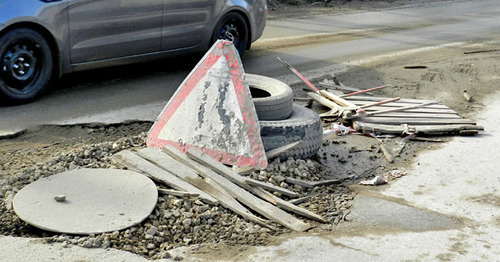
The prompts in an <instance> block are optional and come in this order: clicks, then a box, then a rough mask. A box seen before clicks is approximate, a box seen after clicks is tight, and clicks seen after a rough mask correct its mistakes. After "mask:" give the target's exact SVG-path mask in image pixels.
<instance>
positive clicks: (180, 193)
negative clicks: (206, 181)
mask: <svg viewBox="0 0 500 262" xmlns="http://www.w3.org/2000/svg"><path fill="white" fill-rule="evenodd" d="M158 193H160V194H164V195H172V196H178V197H197V196H200V194H198V193H191V192H184V191H177V190H172V189H165V188H158Z"/></svg>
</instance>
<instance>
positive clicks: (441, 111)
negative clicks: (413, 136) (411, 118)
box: [365, 105, 457, 115]
mask: <svg viewBox="0 0 500 262" xmlns="http://www.w3.org/2000/svg"><path fill="white" fill-rule="evenodd" d="M431 107H432V105H431V106H429V107H424V108H414V109H407V110H405V111H404V112H405V113H406V112H408V113H424V114H452V115H456V114H457V112H456V111H454V110H452V109H450V108H445V109H439V108H431ZM393 108H394V107H387V106H385V105H382V106H374V107H369V108H366V109H365V111H366V112H375V111H380V110H387V109H393Z"/></svg>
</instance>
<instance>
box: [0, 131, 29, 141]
mask: <svg viewBox="0 0 500 262" xmlns="http://www.w3.org/2000/svg"><path fill="white" fill-rule="evenodd" d="M26 130H27V129H19V130H0V139H9V138H14V137H18V136H20V135H22V134H24V133H25V132H26Z"/></svg>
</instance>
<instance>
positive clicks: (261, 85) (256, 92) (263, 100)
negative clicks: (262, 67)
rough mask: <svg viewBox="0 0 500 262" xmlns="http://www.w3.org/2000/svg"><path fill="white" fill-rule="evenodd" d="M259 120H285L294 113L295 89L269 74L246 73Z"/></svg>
mask: <svg viewBox="0 0 500 262" xmlns="http://www.w3.org/2000/svg"><path fill="white" fill-rule="evenodd" d="M245 77H246V80H247V82H248V85H249V87H250V93H251V94H252V101H253V103H254V105H255V110H256V111H257V116H258V118H259V120H284V119H287V118H288V117H290V115H291V114H292V106H293V91H292V89H291V88H290V86H289V85H287V84H285V83H283V82H281V81H279V80H277V79H274V78H270V77H267V76H261V75H253V74H246V75H245Z"/></svg>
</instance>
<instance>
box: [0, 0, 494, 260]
mask: <svg viewBox="0 0 500 262" xmlns="http://www.w3.org/2000/svg"><path fill="white" fill-rule="evenodd" d="M274 2H275V1H270V6H271V8H272V10H275V11H271V19H273V17H275V15H274V14H273V12H281V13H280V15H281V16H287V15H294V16H296V15H300V14H301V11H300V10H303V9H300V8H295V7H290V6H289V5H286V6H285V5H282V4H273V3H274ZM338 2H343V4H340V6H341V7H342V8H359V6H357V7H356V6H355V4H359V3H360V1H327V3H328V5H332V6H330V7H327V9H328V8H331V10H333V9H335V8H338V6H336V4H338ZM361 2H363V1H361ZM374 2H378V5H379V7H380V5H381V6H382V7H383V6H384V5H385V3H392V2H395V3H398V4H403V3H406V4H408V2H412V3H415V4H418V3H420V2H425V1H374ZM313 6H315V5H313ZM364 6H365V7H366V8H372V6H371V4H368V5H364ZM375 6H376V4H375V3H373V7H375ZM302 7H303V5H302ZM289 9H290V10H291V11H290V12H288V11H289ZM327 9H325V8H324V7H321V8H320V7H318V10H320V11H318V12H325V11H327ZM287 12H288V13H287ZM312 12H313V13H314V12H316V11H315V9H312ZM499 49H500V43H497V42H494V43H493V42H492V43H468V44H466V45H461V46H453V47H448V48H442V49H438V50H434V51H428V52H420V53H416V54H405V55H398V56H384V57H379V58H374V59H371V60H366V61H361V62H356V63H352V64H351V65H350V69H349V70H348V71H346V72H344V73H341V74H335V72H332V75H335V76H336V77H337V78H338V79H339V80H340V81H341V82H342V83H343V84H345V85H348V86H354V87H358V88H369V87H374V86H378V85H392V87H390V88H385V89H383V90H382V91H377V92H374V94H375V95H378V96H388V97H396V96H401V97H403V98H421V99H433V100H438V101H441V102H443V103H444V104H445V105H447V106H449V107H451V108H452V109H454V110H456V111H457V112H459V113H460V114H461V115H462V116H464V117H468V118H471V119H474V117H475V114H476V112H477V111H478V110H479V109H481V108H482V107H484V105H483V104H482V101H483V99H484V98H485V97H486V96H488V95H489V94H491V93H493V92H494V91H496V90H498V87H499V86H500V69H499V68H498V61H499V59H500V52H499V51H498V50H499ZM488 50H490V51H488ZM491 50H496V51H491ZM475 51H480V52H475ZM405 66H418V67H419V69H406V68H405ZM295 88H298V89H300V88H302V87H300V86H298V87H295ZM464 91H465V92H466V93H467V94H468V95H469V96H470V97H471V99H470V100H469V101H467V100H466V99H465V97H464ZM316 108H317V109H319V108H318V107H316ZM151 124H152V123H149V122H143V123H128V124H121V125H115V126H43V127H39V128H38V129H36V130H28V131H27V132H26V133H24V134H22V135H20V136H18V137H15V138H11V139H3V140H0V178H9V177H11V176H13V175H14V174H16V173H18V172H20V171H22V170H23V169H26V168H29V167H31V166H33V165H35V164H36V163H40V162H46V161H50V160H51V159H53V158H55V157H56V156H57V155H59V154H61V153H64V152H68V151H71V150H75V149H78V148H82V147H84V146H85V145H87V144H95V143H101V142H107V141H116V140H117V139H120V138H122V137H127V136H133V135H137V134H140V133H141V132H146V131H148V130H149V128H150V126H151ZM439 139H442V140H443V141H446V140H447V139H448V138H447V137H440V138H439ZM439 146H440V144H439V143H430V142H411V143H409V144H408V145H407V146H406V147H405V148H404V150H403V152H402V155H401V156H400V157H398V158H396V159H395V162H394V163H392V164H389V163H388V162H387V160H386V159H385V158H384V156H383V154H382V153H381V152H380V150H379V147H378V143H377V141H376V140H374V139H373V138H369V137H365V136H357V135H348V136H340V137H333V138H331V139H329V140H327V141H325V142H324V144H323V147H322V148H321V149H320V152H319V153H318V155H317V156H316V157H315V158H316V160H318V161H319V162H320V163H322V164H324V165H325V166H328V167H330V168H332V170H335V172H336V174H334V175H335V176H336V177H338V178H342V179H346V180H345V181H346V184H350V183H351V184H354V183H357V182H359V180H361V179H363V178H368V177H373V176H374V175H379V174H383V173H385V172H386V171H388V170H393V169H400V170H405V169H406V168H407V167H408V166H409V165H410V164H412V161H413V159H414V158H415V156H416V155H417V154H418V153H419V152H420V151H421V150H429V149H432V148H436V147H439ZM410 175H411V174H410ZM316 230H319V231H321V230H322V229H321V228H318V229H316ZM240 248H242V247H240ZM213 249H214V247H206V248H200V253H203V252H207V250H213ZM231 249H233V247H229V248H227V252H231ZM224 250H225V248H222V250H220V251H221V253H222V254H221V256H224V254H223V253H224ZM227 255H230V254H229V253H228V254H227Z"/></svg>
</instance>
